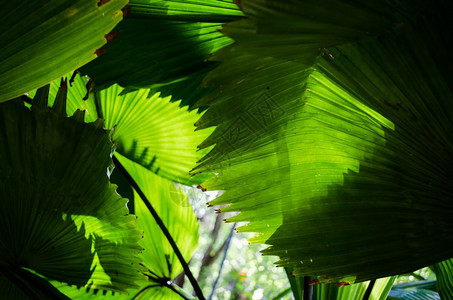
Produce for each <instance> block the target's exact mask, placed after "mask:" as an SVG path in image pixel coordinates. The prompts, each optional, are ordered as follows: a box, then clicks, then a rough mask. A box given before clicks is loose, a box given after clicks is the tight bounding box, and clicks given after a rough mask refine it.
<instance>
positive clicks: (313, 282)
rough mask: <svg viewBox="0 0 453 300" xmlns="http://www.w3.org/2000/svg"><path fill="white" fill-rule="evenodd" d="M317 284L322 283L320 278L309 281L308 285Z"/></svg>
mask: <svg viewBox="0 0 453 300" xmlns="http://www.w3.org/2000/svg"><path fill="white" fill-rule="evenodd" d="M316 284H320V282H319V279H313V280H310V282H309V283H308V285H310V286H312V285H316Z"/></svg>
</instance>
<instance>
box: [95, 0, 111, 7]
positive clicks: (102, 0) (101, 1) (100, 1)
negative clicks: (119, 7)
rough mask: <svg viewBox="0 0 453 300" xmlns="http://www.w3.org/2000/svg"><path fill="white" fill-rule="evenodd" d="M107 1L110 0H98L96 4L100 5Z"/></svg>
mask: <svg viewBox="0 0 453 300" xmlns="http://www.w3.org/2000/svg"><path fill="white" fill-rule="evenodd" d="M107 2H110V0H99V2H98V6H102V5H104V4H106V3H107Z"/></svg>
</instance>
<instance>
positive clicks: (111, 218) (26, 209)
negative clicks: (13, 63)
mask: <svg viewBox="0 0 453 300" xmlns="http://www.w3.org/2000/svg"><path fill="white" fill-rule="evenodd" d="M47 93H48V90H47V91H46V89H41V90H38V92H37V94H36V96H35V99H34V102H35V105H34V106H32V108H31V110H29V109H28V108H26V107H25V106H23V105H22V104H21V102H20V101H19V100H14V101H11V102H8V103H3V104H2V106H1V108H0V112H1V118H0V120H1V122H2V124H1V126H0V128H1V136H2V141H3V143H4V144H2V147H1V148H0V151H1V160H0V170H1V172H0V173H1V177H0V179H1V180H0V194H1V197H0V198H1V201H0V205H1V210H0V211H1V212H2V217H1V218H0V222H1V226H0V228H1V229H0V230H1V235H0V236H1V238H0V253H1V255H0V257H1V260H0V265H1V270H2V272H1V273H2V274H1V276H2V282H3V283H5V280H4V279H6V280H7V281H6V282H9V285H8V284H6V285H2V286H3V288H6V289H8V290H10V291H11V290H14V289H12V287H13V286H16V292H17V287H19V289H20V290H21V291H22V292H23V293H24V294H25V295H26V296H27V297H30V298H35V297H38V298H48V299H53V298H54V297H56V295H57V294H56V293H55V294H52V293H54V291H52V289H51V288H49V287H48V288H47V292H46V293H44V294H42V289H43V288H44V287H45V285H42V284H40V281H42V279H41V277H40V276H42V277H44V278H46V279H49V280H57V281H61V282H65V283H67V284H70V285H75V286H78V287H89V288H93V289H103V290H112V291H117V292H122V293H125V292H127V290H126V289H127V288H134V287H138V286H137V285H136V284H135V281H137V280H140V279H143V275H141V274H140V271H141V270H142V267H141V266H140V265H139V263H140V260H139V259H138V257H137V255H138V254H139V253H140V251H141V250H142V248H141V247H140V246H139V244H138V241H139V240H140V239H141V233H140V231H138V230H137V227H136V221H135V220H136V218H135V216H132V215H129V214H128V211H127V208H126V206H125V204H126V199H123V198H122V197H121V196H119V195H118V194H117V193H116V191H115V186H113V185H112V184H111V183H110V182H109V178H108V177H107V170H108V168H109V167H110V165H111V163H112V162H111V159H110V154H111V152H112V143H111V141H110V139H109V135H108V133H107V132H106V131H105V130H104V129H103V122H102V121H101V120H97V121H96V122H94V123H90V124H86V123H84V114H83V112H81V111H76V112H75V114H74V116H73V117H71V118H68V117H66V114H65V111H66V108H65V102H66V92H65V89H64V88H62V89H60V91H59V92H58V94H57V96H56V99H57V100H56V102H55V104H54V106H53V110H50V109H49V108H47ZM20 274H22V275H20ZM32 277H34V278H35V279H33V280H32V279H30V280H26V278H32ZM18 278H19V280H20V281H17V279H18ZM20 282H22V283H20ZM8 290H7V291H2V294H3V292H5V293H6V294H8ZM18 294H19V293H16V295H15V296H18V297H19V296H20V295H18ZM22 296H23V295H22Z"/></svg>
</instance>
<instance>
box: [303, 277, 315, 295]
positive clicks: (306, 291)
mask: <svg viewBox="0 0 453 300" xmlns="http://www.w3.org/2000/svg"><path fill="white" fill-rule="evenodd" d="M312 279H313V277H311V276H304V300H312V299H313V286H312V285H310V281H312Z"/></svg>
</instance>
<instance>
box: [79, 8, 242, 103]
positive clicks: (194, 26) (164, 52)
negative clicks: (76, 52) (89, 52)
mask: <svg viewBox="0 0 453 300" xmlns="http://www.w3.org/2000/svg"><path fill="white" fill-rule="evenodd" d="M130 9H131V14H130V15H129V17H128V18H127V19H126V20H124V22H121V24H120V25H119V26H118V27H117V28H116V29H115V30H116V31H118V33H119V35H118V38H117V39H116V40H115V41H113V42H112V43H109V44H108V45H107V46H106V53H105V55H103V56H101V57H100V58H99V60H96V61H93V62H92V63H90V64H88V65H86V66H85V67H83V68H82V69H81V72H82V74H87V75H89V76H90V78H92V79H93V81H94V82H95V83H96V87H95V88H96V89H102V88H106V87H108V86H110V85H112V84H115V83H117V84H119V85H120V86H122V87H125V88H126V91H130V90H133V89H137V88H149V87H152V88H153V89H154V92H157V91H161V90H162V87H163V91H164V93H165V94H163V96H168V95H173V99H174V100H180V99H182V103H181V104H182V105H187V104H192V103H193V102H194V101H196V100H197V99H198V98H199V97H200V95H202V94H203V93H204V90H203V89H199V88H198V86H199V85H200V83H201V79H202V78H203V77H204V76H205V74H206V73H207V72H208V71H209V70H211V69H212V64H211V63H207V62H206V61H205V59H206V57H207V56H208V55H209V54H211V53H213V52H215V51H216V50H218V49H219V48H222V47H224V46H226V45H228V44H230V43H231V40H230V39H229V38H227V37H225V36H223V35H222V34H220V33H219V32H218V30H219V29H220V28H221V24H222V23H224V22H228V21H230V20H233V19H238V18H240V17H241V16H242V13H241V11H239V9H238V8H237V7H236V6H235V5H234V4H233V3H231V1H223V0H205V1H200V0H193V1H178V0H171V1H161V0H158V1H156V0H145V1H131V3H130ZM106 70H107V71H106ZM188 85H189V86H190V89H191V90H190V91H189V93H183V92H181V88H184V87H187V86H188Z"/></svg>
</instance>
